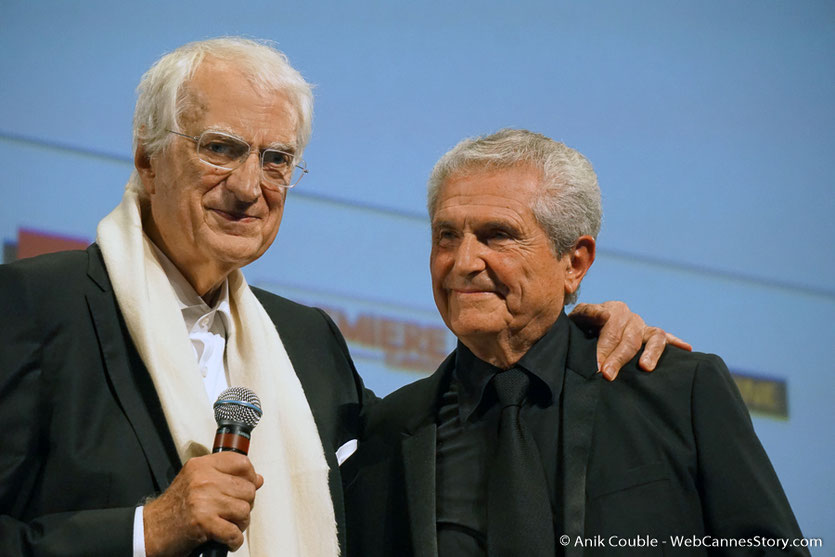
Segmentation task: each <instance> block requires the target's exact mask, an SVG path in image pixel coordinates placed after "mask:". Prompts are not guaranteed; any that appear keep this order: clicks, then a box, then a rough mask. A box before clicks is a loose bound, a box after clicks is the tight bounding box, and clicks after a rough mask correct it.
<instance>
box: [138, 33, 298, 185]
mask: <svg viewBox="0 0 835 557" xmlns="http://www.w3.org/2000/svg"><path fill="white" fill-rule="evenodd" d="M206 57H211V58H216V59H219V60H224V61H230V62H233V63H234V64H235V66H236V67H238V68H239V69H240V70H241V71H243V72H244V73H245V74H246V75H247V77H248V79H249V80H250V82H251V83H252V84H253V85H255V86H256V87H258V88H259V89H260V90H262V91H264V92H271V91H281V92H283V93H285V94H287V96H288V97H289V98H290V103H291V104H292V105H293V106H294V107H295V109H296V112H297V116H298V129H297V130H296V153H297V154H298V155H299V156H301V154H302V152H303V151H304V148H305V146H306V145H307V142H308V141H309V140H310V134H311V130H312V127H313V91H312V88H311V86H310V84H309V83H307V82H306V81H305V80H304V78H303V77H302V76H301V74H300V73H299V72H298V71H297V70H296V69H295V68H293V66H291V65H290V62H289V60H288V59H287V56H286V55H285V54H284V53H283V52H280V51H279V50H277V49H276V48H275V47H274V46H273V45H272V43H271V42H269V41H254V40H250V39H244V38H241V37H220V38H216V39H208V40H205V41H196V42H192V43H188V44H185V45H183V46H181V47H179V48H178V49H176V50H174V51H173V52H169V53H168V54H166V55H164V56H163V57H162V58H160V59H159V60H157V61H156V62H155V63H154V65H153V66H151V68H150V69H149V70H148V71H147V72H145V75H143V76H142V79H141V81H140V82H139V86H138V87H137V88H136V91H137V93H138V98H137V100H136V109H135V111H134V114H133V150H134V152H136V149H137V147H139V146H140V145H142V146H144V148H145V150H146V153H147V154H148V156H153V155H155V154H157V153H159V152H160V151H162V150H163V149H165V148H166V147H167V146H168V144H169V142H170V141H171V134H169V133H168V131H167V130H175V131H180V127H179V121H180V117H181V116H182V114H183V111H184V110H185V109H186V108H187V107H188V106H189V104H188V102H189V100H190V98H189V95H188V92H187V87H186V85H187V83H188V81H189V80H190V79H191V78H192V76H194V73H195V71H197V68H198V67H199V66H200V64H201V62H203V60H205V59H206ZM128 187H129V188H132V189H134V190H136V191H138V192H142V191H143V189H142V184H141V181H140V180H139V176H138V175H137V173H136V172H135V171H134V173H133V175H132V176H131V179H130V182H129V183H128Z"/></svg>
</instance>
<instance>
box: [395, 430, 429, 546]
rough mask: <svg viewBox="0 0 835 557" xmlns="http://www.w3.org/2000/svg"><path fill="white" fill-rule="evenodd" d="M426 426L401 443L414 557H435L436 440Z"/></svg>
mask: <svg viewBox="0 0 835 557" xmlns="http://www.w3.org/2000/svg"><path fill="white" fill-rule="evenodd" d="M436 431H437V426H436V425H435V424H428V425H426V426H424V427H422V428H420V429H419V430H418V431H417V432H416V433H415V434H414V435H407V436H406V437H405V438H404V439H403V472H404V476H405V479H406V501H407V504H408V506H409V522H410V529H411V533H412V550H413V551H414V555H415V557H437V555H438V543H437V526H436V523H435V437H436Z"/></svg>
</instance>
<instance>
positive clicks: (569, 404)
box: [561, 323, 602, 557]
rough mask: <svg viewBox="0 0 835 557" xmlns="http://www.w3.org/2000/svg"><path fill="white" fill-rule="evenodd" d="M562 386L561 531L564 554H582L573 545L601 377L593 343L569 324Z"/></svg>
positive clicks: (580, 528) (579, 528) (580, 529)
mask: <svg viewBox="0 0 835 557" xmlns="http://www.w3.org/2000/svg"><path fill="white" fill-rule="evenodd" d="M569 338H570V340H569V352H568V361H567V365H566V374H565V383H564V389H563V410H562V412H563V416H562V474H561V477H562V496H563V500H562V512H563V528H562V533H564V534H566V535H568V536H569V537H570V538H571V543H570V544H569V546H568V547H566V548H565V555H566V557H570V556H579V555H582V554H583V549H582V547H574V544H573V542H574V541H575V540H576V539H577V537H578V536H579V537H582V536H583V533H584V531H585V513H586V475H587V473H588V460H589V450H590V448H591V441H592V434H593V432H594V414H595V409H596V407H597V399H598V395H599V392H600V382H601V381H602V378H601V377H600V376H599V374H597V373H596V371H597V363H596V356H595V347H596V344H595V342H594V341H593V340H590V339H587V338H585V336H584V335H583V333H582V331H580V329H578V328H577V327H576V326H575V325H574V324H573V323H572V324H571V329H570V337H569Z"/></svg>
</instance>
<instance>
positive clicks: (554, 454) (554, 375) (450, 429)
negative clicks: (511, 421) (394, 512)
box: [435, 313, 568, 557]
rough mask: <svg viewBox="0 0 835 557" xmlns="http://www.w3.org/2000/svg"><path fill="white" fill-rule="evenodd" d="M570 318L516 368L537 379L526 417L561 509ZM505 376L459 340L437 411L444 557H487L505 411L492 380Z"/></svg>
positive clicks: (439, 515)
mask: <svg viewBox="0 0 835 557" xmlns="http://www.w3.org/2000/svg"><path fill="white" fill-rule="evenodd" d="M567 319H568V318H567V317H566V316H565V314H564V313H563V314H560V317H559V318H558V319H557V322H556V323H554V325H553V326H552V327H551V329H549V331H548V332H547V333H546V334H545V336H543V337H542V338H541V339H539V341H537V342H536V344H534V345H533V346H532V347H531V349H530V350H528V352H527V353H526V354H525V355H524V356H523V357H522V359H520V360H519V362H517V363H516V365H515V366H514V367H518V368H521V369H522V370H524V371H525V372H526V373H527V374H528V375H529V376H530V378H531V387H530V391H529V393H528V397H527V400H526V401H525V403H524V404H523V406H522V410H521V416H522V419H524V420H525V421H526V423H527V425H528V427H529V428H530V430H531V431H532V433H533V435H534V439H535V441H536V444H537V448H538V449H539V454H540V457H541V460H542V466H543V469H544V471H545V478H546V481H547V483H548V492H549V496H550V498H551V507H552V510H554V511H556V509H557V501H558V500H559V499H558V493H557V489H558V485H557V483H558V471H557V465H558V437H559V428H560V394H561V393H562V383H563V378H564V376H565V360H566V357H567V353H568V321H567ZM500 371H502V370H501V369H499V368H497V367H495V366H492V365H490V364H488V363H487V362H484V361H482V360H479V359H478V358H477V357H476V356H475V355H474V354H473V353H472V352H470V350H469V349H468V348H467V347H466V346H464V345H463V344H461V343H460V342H459V343H458V348H457V350H456V356H455V370H454V372H453V376H452V379H451V381H450V386H449V388H448V389H447V390H446V392H445V393H444V394H443V395H442V397H441V405H440V409H439V411H438V441H437V455H436V479H435V482H436V489H435V491H436V494H437V496H436V513H437V515H436V516H437V519H436V520H437V529H438V554H439V556H440V557H452V556H455V557H468V556H485V555H487V479H488V475H489V470H490V463H491V462H492V460H493V454H494V452H495V449H496V443H497V431H498V424H499V414H500V408H499V405H498V404H497V398H496V392H495V389H494V387H493V385H492V383H491V381H492V379H493V376H494V375H495V374H496V373H498V372H500Z"/></svg>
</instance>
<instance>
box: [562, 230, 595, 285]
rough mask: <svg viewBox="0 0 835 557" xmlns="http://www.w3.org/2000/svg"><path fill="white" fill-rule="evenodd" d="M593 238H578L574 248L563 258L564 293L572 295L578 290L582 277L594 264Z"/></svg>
mask: <svg viewBox="0 0 835 557" xmlns="http://www.w3.org/2000/svg"><path fill="white" fill-rule="evenodd" d="M594 248H595V242H594V238H592V237H591V236H580V237H579V238H578V239H577V242H576V243H575V244H574V247H573V248H571V250H569V252H568V253H566V254H565V255H564V256H563V257H564V258H565V265H566V271H565V293H566V294H573V293H574V292H576V291H577V289H578V288H580V283H581V282H582V281H583V277H585V276H586V273H587V272H588V270H589V268H590V267H591V264H592V263H594Z"/></svg>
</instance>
